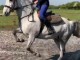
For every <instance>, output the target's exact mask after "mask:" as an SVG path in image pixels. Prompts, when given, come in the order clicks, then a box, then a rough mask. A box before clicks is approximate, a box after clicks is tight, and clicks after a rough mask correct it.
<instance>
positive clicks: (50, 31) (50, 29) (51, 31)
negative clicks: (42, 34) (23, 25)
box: [44, 20, 55, 35]
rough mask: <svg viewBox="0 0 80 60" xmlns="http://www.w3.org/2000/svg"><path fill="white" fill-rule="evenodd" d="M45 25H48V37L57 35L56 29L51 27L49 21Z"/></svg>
mask: <svg viewBox="0 0 80 60" xmlns="http://www.w3.org/2000/svg"><path fill="white" fill-rule="evenodd" d="M44 24H45V25H46V27H47V29H48V35H51V34H54V33H55V31H54V28H53V27H52V26H51V23H50V22H49V21H47V20H46V21H45V23H44Z"/></svg>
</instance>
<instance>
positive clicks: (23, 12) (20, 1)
mask: <svg viewBox="0 0 80 60" xmlns="http://www.w3.org/2000/svg"><path fill="white" fill-rule="evenodd" d="M29 4H30V3H28V1H27V0H17V5H18V7H21V8H22V9H18V10H17V14H18V16H19V17H20V18H22V17H24V16H27V15H29V14H30V12H31V11H32V7H31V6H26V5H29ZM23 6H26V7H23Z"/></svg>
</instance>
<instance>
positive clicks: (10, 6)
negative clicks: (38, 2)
mask: <svg viewBox="0 0 80 60" xmlns="http://www.w3.org/2000/svg"><path fill="white" fill-rule="evenodd" d="M13 10H16V13H17V16H18V20H19V28H18V29H16V30H14V31H13V35H14V37H15V38H16V41H19V38H18V37H17V35H16V34H17V33H23V34H24V35H25V36H27V35H28V36H29V37H28V42H27V47H26V48H27V50H28V51H30V52H31V53H32V54H35V55H37V53H36V52H34V51H33V50H32V49H31V48H30V47H31V45H32V44H33V42H34V41H35V38H36V36H37V35H38V34H39V31H40V27H41V22H40V19H39V17H38V14H37V11H34V10H33V2H32V0H6V4H5V6H4V9H3V14H4V15H5V16H9V15H10V13H11V12H12V11H13ZM52 17H53V16H52ZM51 24H52V27H53V28H54V30H55V33H54V34H52V35H51V38H52V39H54V41H55V43H56V44H57V46H58V48H59V49H60V56H59V58H58V60H62V58H63V55H64V53H65V45H66V43H67V41H68V39H69V38H70V36H71V35H72V34H73V35H74V36H76V37H80V22H77V21H69V20H68V19H66V18H64V17H61V22H59V23H56V24H55V23H51ZM45 31H47V29H46V30H45ZM47 32H48V31H47ZM45 33H46V32H45Z"/></svg>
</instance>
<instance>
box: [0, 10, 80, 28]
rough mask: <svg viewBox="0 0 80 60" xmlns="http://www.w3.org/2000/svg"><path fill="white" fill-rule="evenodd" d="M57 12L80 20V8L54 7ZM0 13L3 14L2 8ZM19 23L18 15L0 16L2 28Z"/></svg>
mask: <svg viewBox="0 0 80 60" xmlns="http://www.w3.org/2000/svg"><path fill="white" fill-rule="evenodd" d="M52 11H53V12H54V13H56V14H60V15H61V16H63V17H66V18H69V19H70V20H78V21H80V10H62V9H53V10H52ZM0 14H2V10H0ZM11 14H15V13H11ZM17 25H18V19H17V16H16V15H15V16H9V17H6V16H0V28H6V27H11V28H12V27H13V28H14V27H15V26H17Z"/></svg>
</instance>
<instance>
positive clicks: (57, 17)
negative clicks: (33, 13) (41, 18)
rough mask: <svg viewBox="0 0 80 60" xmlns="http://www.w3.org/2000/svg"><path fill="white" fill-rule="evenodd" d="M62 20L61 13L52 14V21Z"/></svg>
mask: <svg viewBox="0 0 80 60" xmlns="http://www.w3.org/2000/svg"><path fill="white" fill-rule="evenodd" d="M61 21H62V18H61V16H60V15H57V14H55V15H51V21H50V22H51V23H59V22H61Z"/></svg>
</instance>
